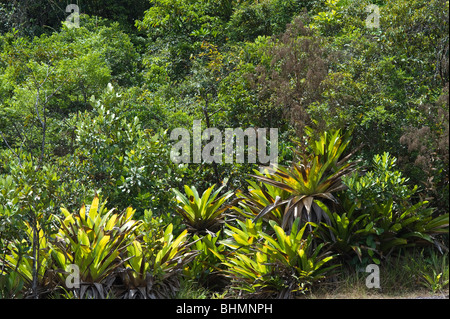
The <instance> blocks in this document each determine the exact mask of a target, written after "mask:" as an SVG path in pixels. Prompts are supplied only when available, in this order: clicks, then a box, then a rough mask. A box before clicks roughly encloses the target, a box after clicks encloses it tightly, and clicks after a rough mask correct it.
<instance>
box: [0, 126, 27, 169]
mask: <svg viewBox="0 0 450 319" xmlns="http://www.w3.org/2000/svg"><path fill="white" fill-rule="evenodd" d="M0 134H1V135H2V138H3V141H5V143H6V146H8V148H9V149H10V150H11V152H13V153H14V155H15V156H16V157H17V159H18V160H19V166H20V168H23V167H22V161H21V160H20V156H19V155H18V154H17V153H16V152H15V151H14V150H13V149H12V148H11V146H10V145H9V143H8V141H7V140H6V138H5V136H4V135H3V132H2V131H0Z"/></svg>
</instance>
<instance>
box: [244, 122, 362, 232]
mask: <svg viewBox="0 0 450 319" xmlns="http://www.w3.org/2000/svg"><path fill="white" fill-rule="evenodd" d="M349 143H350V134H349V133H347V134H343V135H342V134H341V132H340V130H337V131H335V132H325V133H323V134H322V135H321V136H320V138H319V139H318V140H317V141H312V143H311V142H310V146H311V149H312V152H311V153H310V154H304V153H303V154H300V153H298V152H297V154H298V156H299V158H300V161H299V162H298V163H293V164H292V166H291V167H289V168H287V167H282V166H278V167H277V169H276V171H275V172H274V173H273V174H271V175H268V176H261V175H252V176H253V177H255V178H256V179H257V180H259V181H261V182H263V183H265V184H267V185H272V186H275V187H277V188H279V189H281V190H284V191H286V192H288V193H289V196H288V198H286V199H283V198H281V197H277V198H276V199H275V201H274V202H273V203H272V204H270V205H268V206H266V207H265V208H264V209H262V210H261V211H260V212H259V214H258V215H257V216H256V218H255V219H256V220H257V219H259V218H261V217H263V216H265V215H266V214H268V213H269V212H271V211H273V210H274V209H277V208H278V207H283V208H284V212H283V218H282V222H281V227H282V228H283V229H286V230H288V229H290V228H291V227H292V224H293V222H294V220H295V219H296V218H300V219H301V220H302V222H304V223H306V222H314V223H320V222H322V220H324V221H325V222H328V223H329V222H330V220H329V218H328V216H327V214H326V213H325V212H324V211H323V209H322V208H321V207H320V206H319V205H318V204H317V201H321V202H323V203H324V204H327V205H329V204H332V203H337V200H336V198H335V197H334V196H333V193H335V192H338V191H341V190H343V189H345V187H346V186H345V185H344V184H343V183H342V180H341V178H342V177H343V176H346V175H348V174H351V173H352V172H353V171H354V168H355V165H356V163H355V162H353V163H351V162H349V158H350V157H351V156H352V155H353V153H350V154H348V155H347V156H345V157H343V158H341V156H342V155H343V153H344V151H345V149H346V148H347V146H348V144H349Z"/></svg>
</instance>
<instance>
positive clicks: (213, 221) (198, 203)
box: [172, 185, 233, 234]
mask: <svg viewBox="0 0 450 319" xmlns="http://www.w3.org/2000/svg"><path fill="white" fill-rule="evenodd" d="M214 187H215V185H213V186H211V187H210V188H208V189H207V190H206V191H205V192H204V193H203V194H202V196H201V197H200V196H199V194H198V192H197V189H196V188H195V187H194V186H192V187H189V186H187V185H185V186H184V191H185V192H186V196H185V195H183V194H182V193H181V192H180V191H178V190H177V189H174V188H173V189H172V191H173V192H174V193H175V195H176V199H177V202H178V206H177V211H178V213H179V214H180V215H181V216H182V217H183V219H184V221H185V222H186V224H187V226H188V228H189V230H190V231H192V232H194V233H199V234H206V233H215V232H217V231H218V230H220V228H221V226H222V224H223V222H224V212H225V211H226V210H227V209H228V208H229V207H228V206H223V205H224V203H225V202H226V201H227V199H228V198H230V197H231V196H232V195H233V192H232V191H229V192H227V193H225V194H223V195H221V196H219V197H217V196H218V195H219V193H220V191H221V190H222V188H223V186H222V187H220V188H218V189H217V190H216V191H215V192H214V193H213V192H212V191H213V189H214Z"/></svg>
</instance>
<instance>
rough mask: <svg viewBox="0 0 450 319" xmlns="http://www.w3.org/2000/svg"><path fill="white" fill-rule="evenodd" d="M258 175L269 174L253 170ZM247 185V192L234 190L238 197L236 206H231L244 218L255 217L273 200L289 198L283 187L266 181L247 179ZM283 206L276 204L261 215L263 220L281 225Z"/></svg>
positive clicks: (270, 204) (272, 202)
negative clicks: (268, 211)
mask: <svg viewBox="0 0 450 319" xmlns="http://www.w3.org/2000/svg"><path fill="white" fill-rule="evenodd" d="M254 172H255V174H256V175H258V176H266V177H270V175H269V174H263V173H260V172H259V171H257V170H254ZM247 182H248V184H249V187H248V192H247V193H244V192H242V191H241V190H238V191H237V192H236V197H237V198H238V200H239V201H238V206H236V205H235V206H233V209H234V210H235V211H237V212H238V213H239V214H240V215H241V216H243V217H244V218H255V217H256V216H258V214H259V213H260V212H261V211H262V210H263V209H264V208H266V207H269V206H273V205H274V204H275V202H276V201H277V202H279V201H280V200H281V201H283V200H286V199H288V198H289V196H290V193H289V192H287V191H286V190H284V189H281V188H278V187H275V186H272V185H270V184H268V183H265V184H264V183H261V182H255V181H252V180H247ZM283 213H284V209H283V206H276V207H274V209H272V210H270V213H267V214H265V215H263V216H262V217H263V218H262V219H263V220H266V221H268V220H273V221H275V222H277V223H278V224H279V225H281V223H282V221H283Z"/></svg>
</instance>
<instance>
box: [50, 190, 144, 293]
mask: <svg viewBox="0 0 450 319" xmlns="http://www.w3.org/2000/svg"><path fill="white" fill-rule="evenodd" d="M105 204H106V202H104V203H103V204H102V205H101V206H100V202H99V198H98V197H97V196H95V198H94V200H93V201H92V204H91V205H90V207H89V209H88V210H87V209H86V206H85V205H84V204H83V206H82V207H81V209H80V211H79V212H78V213H76V214H71V213H70V212H69V211H67V209H65V208H62V209H61V211H62V213H63V214H64V216H65V219H64V220H61V219H59V218H58V217H57V219H58V220H59V224H60V228H59V232H58V234H57V236H56V244H55V247H54V249H53V250H52V255H53V258H54V259H55V262H56V264H57V266H58V268H59V269H58V270H59V271H60V272H61V273H60V279H61V283H62V285H65V283H66V279H67V274H68V273H67V271H68V269H69V267H70V266H71V265H76V266H78V269H79V276H80V278H79V279H80V284H81V285H80V288H75V290H74V294H75V296H76V297H77V298H86V297H88V298H95V299H96V298H105V297H106V296H107V294H108V292H109V291H108V289H109V287H110V286H111V284H112V282H113V281H114V279H115V275H116V274H115V271H116V270H118V268H119V267H120V266H122V265H123V264H124V263H125V262H126V261H127V258H124V255H125V253H126V247H127V246H128V244H129V243H130V242H131V241H132V240H133V238H134V237H135V236H134V232H135V231H136V230H137V229H138V228H139V227H140V222H139V221H135V220H133V219H132V218H133V214H134V212H135V210H133V209H132V208H131V207H128V208H127V209H126V210H125V211H124V212H123V213H121V214H117V213H114V209H111V210H109V211H107V209H106V207H105Z"/></svg>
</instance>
